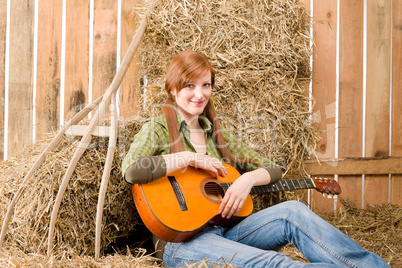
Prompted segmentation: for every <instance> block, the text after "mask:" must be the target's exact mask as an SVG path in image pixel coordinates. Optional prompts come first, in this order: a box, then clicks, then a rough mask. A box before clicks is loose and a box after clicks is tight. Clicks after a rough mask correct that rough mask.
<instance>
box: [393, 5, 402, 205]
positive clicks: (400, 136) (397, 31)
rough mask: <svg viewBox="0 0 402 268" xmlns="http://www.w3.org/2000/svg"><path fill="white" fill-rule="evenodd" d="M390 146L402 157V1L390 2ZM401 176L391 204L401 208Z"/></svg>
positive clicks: (396, 178) (396, 184) (395, 153)
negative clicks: (391, 4)
mask: <svg viewBox="0 0 402 268" xmlns="http://www.w3.org/2000/svg"><path fill="white" fill-rule="evenodd" d="M392 3H393V6H392V26H393V27H392V44H393V45H392V119H391V120H392V137H391V139H392V145H391V151H392V155H393V156H399V157H401V156H402V115H401V107H402V76H401V73H402V1H395V0H394V1H392ZM401 193H402V176H401V175H399V176H397V175H393V176H392V180H391V203H393V204H397V205H399V206H402V194H401Z"/></svg>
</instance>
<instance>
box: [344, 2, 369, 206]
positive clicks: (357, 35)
mask: <svg viewBox="0 0 402 268" xmlns="http://www.w3.org/2000/svg"><path fill="white" fill-rule="evenodd" d="M363 5H364V1H363V0H355V1H350V0H340V14H339V20H340V22H339V28H340V29H339V157H362V155H363V148H362V144H363V133H362V132H363V24H364V19H363V18H364V7H363ZM338 182H339V184H340V186H341V188H342V194H341V196H340V197H341V198H346V199H351V200H353V201H354V202H355V203H356V204H357V205H359V206H360V204H361V200H362V176H339V177H338ZM338 207H342V204H341V203H340V202H338Z"/></svg>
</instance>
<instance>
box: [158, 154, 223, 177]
mask: <svg viewBox="0 0 402 268" xmlns="http://www.w3.org/2000/svg"><path fill="white" fill-rule="evenodd" d="M162 157H163V159H164V160H165V163H166V175H168V174H170V173H173V172H175V171H176V170H179V169H181V168H184V167H187V166H189V165H193V166H196V167H198V168H202V169H204V170H207V171H211V172H212V173H214V174H215V177H216V178H218V176H219V175H221V176H226V174H227V171H226V169H225V167H224V166H223V163H222V162H221V161H220V160H219V159H217V158H215V157H212V156H209V155H206V154H201V153H194V152H188V151H184V152H179V153H174V154H166V155H162Z"/></svg>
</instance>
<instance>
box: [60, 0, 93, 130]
mask: <svg viewBox="0 0 402 268" xmlns="http://www.w3.org/2000/svg"><path fill="white" fill-rule="evenodd" d="M88 43H89V1H80V0H69V1H67V2H66V62H65V85H64V105H65V121H67V120H68V119H69V118H71V117H72V116H73V115H74V114H75V113H76V112H78V111H79V110H80V109H82V108H83V107H84V106H85V102H86V101H87V100H88V79H89V72H88V66H89V56H88V49H89V45H88ZM60 123H64V122H60Z"/></svg>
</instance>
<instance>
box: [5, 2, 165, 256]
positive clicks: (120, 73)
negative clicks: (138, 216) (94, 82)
mask: <svg viewBox="0 0 402 268" xmlns="http://www.w3.org/2000/svg"><path fill="white" fill-rule="evenodd" d="M156 2H157V0H153V1H152V2H151V3H150V5H149V7H148V9H147V11H146V12H145V15H144V18H143V19H142V21H141V24H140V26H139V27H138V29H137V32H136V34H135V36H134V37H133V39H132V41H131V43H130V46H129V48H128V50H127V52H126V54H125V56H124V58H123V60H122V63H121V65H120V67H119V69H118V70H117V72H116V75H115V77H114V78H113V81H112V83H111V84H110V86H109V88H108V89H107V90H106V91H105V93H104V94H103V96H102V97H99V98H98V99H96V100H95V101H94V102H93V103H90V104H89V105H88V106H86V107H85V108H84V109H83V110H81V111H80V112H79V113H77V114H76V115H75V116H74V117H73V118H72V119H71V120H70V121H69V122H67V123H66V125H65V126H64V127H63V128H62V129H60V130H59V133H58V134H57V135H56V136H55V138H53V140H52V142H51V143H50V144H49V145H48V146H47V147H46V149H45V150H44V151H43V152H42V153H41V155H40V156H39V157H38V159H37V160H36V161H35V163H34V165H33V166H32V168H31V169H30V170H29V172H28V173H27V175H26V176H25V178H24V180H23V182H22V183H21V185H20V188H19V189H18V191H17V192H16V193H15V195H14V197H13V200H12V201H11V203H10V205H9V207H8V209H7V214H6V216H5V218H4V222H3V226H2V228H1V234H0V249H1V248H2V247H3V241H4V237H5V235H6V232H7V228H8V224H9V222H10V220H11V217H12V215H13V213H14V208H15V205H16V203H17V201H18V199H19V198H20V196H21V194H22V192H23V190H24V189H25V185H26V184H27V183H28V182H29V181H30V180H31V178H32V176H33V174H34V173H35V171H36V170H37V169H38V168H39V166H40V165H41V164H42V163H43V161H44V160H45V159H46V156H47V155H48V154H49V153H50V152H51V151H52V150H53V149H54V148H56V146H57V145H58V144H59V143H60V141H61V140H62V138H63V135H64V134H65V133H66V132H68V131H71V129H72V128H74V127H75V126H74V125H75V124H77V123H78V122H80V121H81V120H82V119H83V118H84V117H86V115H87V114H88V113H89V112H91V111H92V110H94V109H95V108H96V107H97V106H99V107H98V109H97V111H96V112H95V114H94V116H93V117H92V119H91V121H90V123H89V125H88V126H85V127H84V128H82V126H80V131H72V133H73V134H81V135H82V138H81V141H80V142H79V144H78V147H77V149H76V151H75V153H74V155H73V157H72V159H71V161H70V163H69V166H68V168H67V170H66V173H65V174H64V177H63V179H62V182H61V184H60V187H59V191H58V193H57V196H56V200H55V204H54V206H53V210H52V214H51V218H50V225H49V236H48V247H47V252H48V256H50V255H51V254H52V249H53V239H54V229H55V224H56V220H57V215H58V212H59V208H60V204H61V201H62V198H63V196H64V193H65V190H66V189H67V186H68V183H69V181H70V178H71V175H72V174H73V172H74V170H75V167H76V165H77V163H78V161H79V159H80V158H81V156H82V155H83V153H84V152H85V150H86V149H87V147H88V145H89V143H90V141H91V138H92V136H93V135H96V133H98V132H100V131H101V130H103V131H104V136H109V145H108V151H107V155H106V160H105V167H104V170H103V175H102V180H101V186H100V190H99V197H98V204H97V211H96V230H95V260H99V254H100V240H101V229H102V216H103V205H104V201H105V195H106V190H107V185H108V183H109V177H110V171H111V167H112V162H113V158H114V153H115V150H116V143H117V130H118V120H117V111H116V109H117V107H116V91H117V90H118V88H119V86H120V84H121V81H122V80H123V77H124V75H125V74H126V72H127V69H128V67H129V66H130V63H131V61H132V59H133V57H134V55H135V53H136V52H137V49H138V47H139V45H140V43H141V41H142V38H143V36H144V33H145V30H146V27H147V23H148V17H149V15H150V13H151V11H152V10H153V8H154V7H155V5H156ZM108 105H110V107H109V110H110V115H111V120H110V126H109V127H100V126H99V123H100V118H102V119H103V118H104V115H105V111H106V109H107V108H108ZM77 127H78V126H77ZM76 129H77V128H76ZM78 132H81V133H78Z"/></svg>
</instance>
